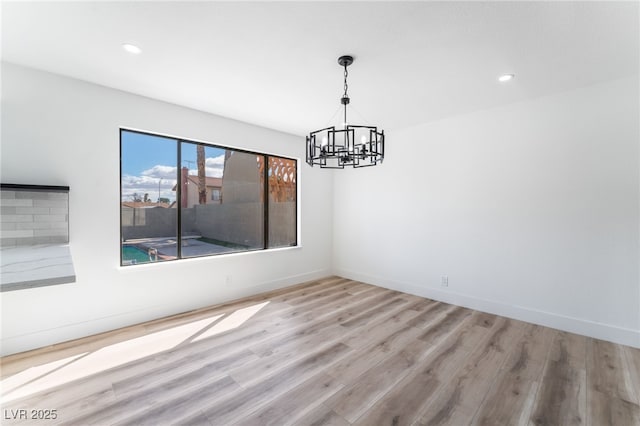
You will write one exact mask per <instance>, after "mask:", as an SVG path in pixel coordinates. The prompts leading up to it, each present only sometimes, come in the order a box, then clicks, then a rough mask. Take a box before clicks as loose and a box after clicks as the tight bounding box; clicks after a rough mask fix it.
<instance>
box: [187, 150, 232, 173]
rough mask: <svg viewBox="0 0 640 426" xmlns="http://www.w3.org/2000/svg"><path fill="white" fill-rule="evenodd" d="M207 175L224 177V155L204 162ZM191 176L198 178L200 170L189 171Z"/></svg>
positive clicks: (208, 158)
mask: <svg viewBox="0 0 640 426" xmlns="http://www.w3.org/2000/svg"><path fill="white" fill-rule="evenodd" d="M204 168H205V175H206V176H208V177H222V173H223V171H224V154H222V155H219V156H217V157H207V158H206V159H205V160H204ZM189 174H190V175H192V176H196V175H197V174H198V168H197V167H195V168H193V169H189Z"/></svg>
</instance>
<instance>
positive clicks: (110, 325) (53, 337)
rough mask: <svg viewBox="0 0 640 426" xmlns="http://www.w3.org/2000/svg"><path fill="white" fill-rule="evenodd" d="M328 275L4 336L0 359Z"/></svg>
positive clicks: (323, 272)
mask: <svg viewBox="0 0 640 426" xmlns="http://www.w3.org/2000/svg"><path fill="white" fill-rule="evenodd" d="M329 275H331V271H330V270H329V269H321V270H316V271H312V272H307V273H304V274H297V275H290V276H286V277H281V278H278V279H276V280H271V281H265V282H262V283H259V284H256V285H251V286H242V287H237V288H235V289H232V290H231V291H229V292H227V293H225V295H224V296H223V297H220V298H219V299H216V300H213V301H204V302H203V303H204V305H202V304H198V305H190V306H186V305H183V306H175V305H158V306H151V307H147V308H144V309H139V310H135V311H131V312H125V313H119V314H117V315H113V316H108V317H102V318H94V319H91V320H89V321H84V322H78V323H72V324H67V325H64V326H62V327H56V328H51V329H46V330H39V331H36V332H33V333H28V334H21V335H18V336H11V337H5V338H3V339H2V343H1V346H0V356H7V355H12V354H16V353H20V352H25V351H30V350H33V349H38V348H42V347H45V346H50V345H54V344H57V343H63V342H67V341H70V340H74V339H79V338H82V337H87V336H92V335H94V334H99V333H104V332H107V331H112V330H115V329H118V328H121V327H127V326H131V325H135V324H140V323H143V322H146V321H152V320H154V319H158V318H163V317H166V316H170V315H177V314H180V313H183V312H187V311H191V310H194V309H199V308H203V307H206V306H214V305H217V304H221V303H225V302H229V301H232V300H235V299H240V298H243V297H248V296H252V295H255V294H259V293H265V292H268V291H271V290H276V289H279V288H283V287H288V286H291V285H294V284H299V283H302V282H305V281H312V280H316V279H320V278H324V277H326V276H329Z"/></svg>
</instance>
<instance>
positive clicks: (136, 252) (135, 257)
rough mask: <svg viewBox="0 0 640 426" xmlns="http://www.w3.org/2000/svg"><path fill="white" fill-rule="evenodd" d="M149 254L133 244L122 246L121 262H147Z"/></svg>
mask: <svg viewBox="0 0 640 426" xmlns="http://www.w3.org/2000/svg"><path fill="white" fill-rule="evenodd" d="M149 262H151V261H150V260H149V254H148V253H147V252H146V251H144V250H142V249H139V248H138V247H135V246H122V264H123V265H130V264H136V263H149Z"/></svg>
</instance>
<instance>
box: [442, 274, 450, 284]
mask: <svg viewBox="0 0 640 426" xmlns="http://www.w3.org/2000/svg"><path fill="white" fill-rule="evenodd" d="M440 285H441V286H442V287H449V277H448V276H446V275H443V276H442V277H440Z"/></svg>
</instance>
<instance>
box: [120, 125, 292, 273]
mask: <svg viewBox="0 0 640 426" xmlns="http://www.w3.org/2000/svg"><path fill="white" fill-rule="evenodd" d="M120 182H121V187H120V195H121V201H120V210H121V221H120V223H121V264H122V265H131V264H138V263H149V262H162V261H169V260H175V259H183V258H189V257H199V256H210V255H217V254H224V253H231V252H239V251H249V250H263V249H268V248H276V247H289V246H295V245H297V223H296V220H297V186H296V185H297V161H296V160H294V159H290V158H284V157H278V156H272V155H268V154H262V153H256V152H249V151H242V150H236V149H230V148H226V147H221V146H215V145H209V144H203V143H196V142H191V141H186V140H181V139H174V138H167V137H163V136H157V135H152V134H147V133H140V132H134V131H130V130H124V129H123V130H121V131H120Z"/></svg>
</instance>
